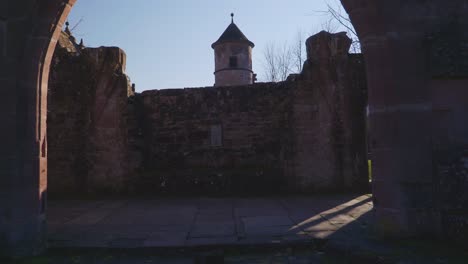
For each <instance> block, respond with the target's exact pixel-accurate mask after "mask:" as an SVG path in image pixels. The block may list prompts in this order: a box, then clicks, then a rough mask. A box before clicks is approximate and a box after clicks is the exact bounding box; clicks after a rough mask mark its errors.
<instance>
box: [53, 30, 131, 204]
mask: <svg viewBox="0 0 468 264" xmlns="http://www.w3.org/2000/svg"><path fill="white" fill-rule="evenodd" d="M124 71H125V53H124V52H123V51H122V50H120V49H119V48H82V47H79V46H78V45H76V43H75V42H74V39H72V38H70V36H69V35H68V34H66V33H62V35H61V37H60V41H59V44H58V46H57V48H56V52H55V55H54V59H53V65H52V71H51V75H50V80H49V90H50V93H49V98H48V101H49V114H48V144H49V160H50V162H49V175H48V178H49V191H50V192H51V194H52V195H54V194H71V193H98V192H103V191H104V192H120V191H123V190H125V188H126V181H128V180H130V179H131V175H132V174H133V173H131V172H130V171H131V167H132V166H133V164H134V163H132V161H134V160H136V159H137V158H138V155H135V153H134V155H130V148H129V143H128V130H129V126H128V123H129V122H128V118H129V115H131V111H130V105H129V103H128V98H129V96H131V95H132V93H133V92H132V90H131V86H130V84H129V80H128V78H127V76H126V75H125V73H124ZM131 118H132V119H133V116H132V117H131Z"/></svg>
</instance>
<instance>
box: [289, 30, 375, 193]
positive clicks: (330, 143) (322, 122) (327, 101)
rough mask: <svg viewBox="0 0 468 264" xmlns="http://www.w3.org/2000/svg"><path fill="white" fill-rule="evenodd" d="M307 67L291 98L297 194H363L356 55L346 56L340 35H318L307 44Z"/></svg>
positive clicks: (362, 100) (361, 83)
mask: <svg viewBox="0 0 468 264" xmlns="http://www.w3.org/2000/svg"><path fill="white" fill-rule="evenodd" d="M306 46H307V54H308V55H307V56H308V58H307V61H306V63H305V65H304V70H303V72H302V74H301V75H299V76H297V80H295V81H294V83H295V87H296V88H295V90H294V93H293V100H294V103H293V113H294V114H293V123H292V124H293V127H292V128H291V129H292V139H293V141H294V146H295V148H294V151H293V153H292V155H293V158H292V160H291V162H292V164H291V167H292V168H291V169H292V170H293V171H292V172H291V174H292V175H291V176H292V177H294V178H295V184H296V189H298V190H302V191H306V192H310V191H321V190H350V189H359V188H365V186H366V181H367V178H366V175H367V172H366V171H365V170H367V151H366V149H365V148H366V134H367V133H366V117H365V108H366V105H367V94H366V93H367V89H366V77H365V74H364V63H363V59H362V57H361V56H360V55H351V54H348V50H349V46H350V40H349V39H348V38H347V37H346V35H345V34H344V33H340V34H330V33H327V32H320V33H319V34H317V35H315V36H312V37H310V38H309V39H308V40H307V43H306Z"/></svg>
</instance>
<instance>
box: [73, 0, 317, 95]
mask: <svg viewBox="0 0 468 264" xmlns="http://www.w3.org/2000/svg"><path fill="white" fill-rule="evenodd" d="M325 9H326V5H325V0H288V1H286V0H236V1H226V0H198V1H197V0H78V1H77V3H76V5H75V6H74V8H73V10H72V12H71V14H70V17H69V22H70V24H71V27H73V26H74V25H76V23H78V21H80V19H82V22H81V23H80V24H79V25H78V26H77V27H76V28H75V29H74V31H73V32H74V35H75V36H76V37H77V39H78V40H79V39H80V38H83V39H84V43H85V45H86V46H88V47H98V46H117V47H120V48H122V49H123V50H124V51H125V52H126V54H127V74H128V75H129V77H130V78H131V81H132V82H134V83H136V87H137V91H143V90H150V89H164V88H183V87H202V86H211V85H213V83H214V76H213V70H214V57H213V50H212V49H211V44H212V43H213V42H214V41H216V40H217V39H218V37H219V36H220V35H221V34H222V33H223V31H224V30H225V29H226V27H227V26H228V25H229V23H230V19H231V18H230V13H231V12H234V13H235V23H236V24H237V25H238V26H239V28H240V29H241V30H242V31H243V32H244V34H245V35H246V36H247V37H248V38H249V39H250V40H251V41H253V42H254V43H255V44H256V47H255V48H254V50H253V53H254V54H253V60H254V71H255V72H257V73H259V75H261V73H262V72H263V70H262V60H263V49H264V47H265V46H266V45H267V44H268V43H272V42H276V43H284V42H285V41H293V39H294V38H295V37H296V35H297V32H298V31H299V30H302V31H303V32H306V33H314V32H317V31H319V30H320V29H321V28H322V24H323V21H324V20H325V18H324V17H323V15H322V16H321V15H320V14H318V13H317V12H314V11H317V10H325Z"/></svg>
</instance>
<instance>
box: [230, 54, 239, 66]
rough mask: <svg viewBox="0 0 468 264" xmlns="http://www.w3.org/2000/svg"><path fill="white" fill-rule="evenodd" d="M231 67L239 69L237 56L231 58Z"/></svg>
mask: <svg viewBox="0 0 468 264" xmlns="http://www.w3.org/2000/svg"><path fill="white" fill-rule="evenodd" d="M229 67H231V68H236V67H237V56H231V57H229Z"/></svg>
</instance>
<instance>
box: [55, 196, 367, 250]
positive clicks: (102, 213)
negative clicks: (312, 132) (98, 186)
mask: <svg viewBox="0 0 468 264" xmlns="http://www.w3.org/2000/svg"><path fill="white" fill-rule="evenodd" d="M371 209H372V203H371V198H370V195H341V196H320V197H280V198H219V199H214V198H183V199H168V198H164V199H151V200H149V199H146V200H106V201H103V200H102V201H70V200H68V201H50V202H49V208H48V223H49V245H50V247H52V248H67V247H72V248H126V249H129V248H161V247H164V248H165V247H171V248H174V247H199V246H214V245H216V246H223V245H224V246H238V245H260V244H261V245H268V244H271V245H277V244H290V243H296V242H300V243H303V242H307V241H311V240H314V239H330V238H333V237H336V238H339V237H342V236H345V235H346V234H347V233H349V232H350V231H354V230H355V229H358V230H359V231H360V232H361V231H362V232H366V230H367V229H368V226H369V224H368V223H369V221H370V220H371V214H370V210H371Z"/></svg>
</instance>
